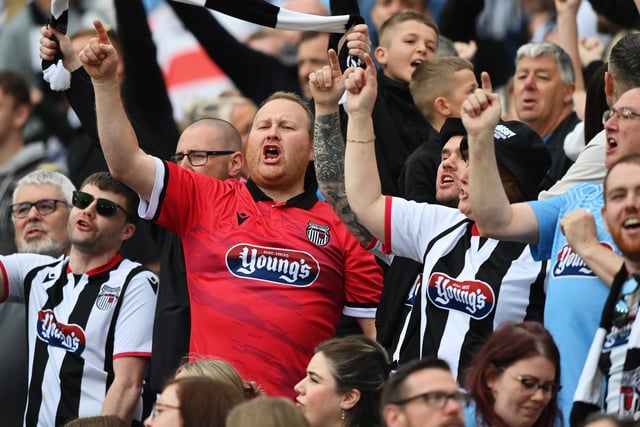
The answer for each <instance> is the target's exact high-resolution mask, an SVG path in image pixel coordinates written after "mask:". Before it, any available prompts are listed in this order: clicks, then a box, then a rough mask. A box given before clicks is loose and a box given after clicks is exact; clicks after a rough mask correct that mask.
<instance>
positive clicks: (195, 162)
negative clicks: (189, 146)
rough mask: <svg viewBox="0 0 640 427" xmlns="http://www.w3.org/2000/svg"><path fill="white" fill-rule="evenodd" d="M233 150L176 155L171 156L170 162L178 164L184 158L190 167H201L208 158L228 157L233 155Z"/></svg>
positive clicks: (198, 151)
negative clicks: (187, 160)
mask: <svg viewBox="0 0 640 427" xmlns="http://www.w3.org/2000/svg"><path fill="white" fill-rule="evenodd" d="M233 153H235V151H233V150H219V151H204V150H202V151H200V150H196V151H187V152H186V153H176V154H175V155H173V156H171V161H172V162H174V163H180V162H181V161H182V159H184V158H185V157H186V158H187V159H189V163H191V166H202V165H204V164H206V163H207V161H208V160H209V156H228V155H229V154H233Z"/></svg>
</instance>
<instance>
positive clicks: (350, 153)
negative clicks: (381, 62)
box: [344, 54, 385, 242]
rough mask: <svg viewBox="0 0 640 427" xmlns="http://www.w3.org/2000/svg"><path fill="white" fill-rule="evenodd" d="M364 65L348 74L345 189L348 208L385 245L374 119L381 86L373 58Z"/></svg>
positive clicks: (366, 57) (383, 210)
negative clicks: (365, 66) (375, 105)
mask: <svg viewBox="0 0 640 427" xmlns="http://www.w3.org/2000/svg"><path fill="white" fill-rule="evenodd" d="M364 61H365V64H366V65H367V68H366V69H362V68H355V69H353V68H352V69H348V70H347V71H346V72H345V82H344V83H345V89H346V90H347V110H348V113H349V121H348V124H347V149H346V152H345V187H346V191H347V198H348V200H349V205H350V206H351V209H353V212H355V214H356V215H357V217H358V220H359V221H360V223H361V224H362V225H364V226H365V227H366V228H367V230H369V231H370V232H371V233H372V234H373V235H374V236H376V237H377V238H378V240H381V241H383V242H384V221H385V198H384V196H383V195H382V190H381V185H380V177H379V174H378V166H377V164H376V154H375V147H374V141H375V135H374V132H373V120H372V118H371V112H372V111H373V106H374V103H375V100H376V96H377V92H378V86H377V80H376V68H375V65H374V63H373V60H372V59H371V56H369V55H367V54H365V55H364Z"/></svg>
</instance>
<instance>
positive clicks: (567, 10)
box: [555, 0, 586, 119]
mask: <svg viewBox="0 0 640 427" xmlns="http://www.w3.org/2000/svg"><path fill="white" fill-rule="evenodd" d="M581 1H582V0H555V6H556V13H557V18H556V21H557V23H558V30H557V32H558V44H559V45H560V47H562V48H563V49H564V50H565V52H567V54H568V55H569V57H570V58H571V63H572V64H573V69H574V72H575V75H576V90H575V91H574V92H573V102H574V108H575V110H576V113H577V114H578V117H580V118H581V119H584V104H585V98H586V91H585V85H584V78H583V75H582V63H581V62H580V54H579V51H578V20H577V16H578V8H579V7H580V2H581Z"/></svg>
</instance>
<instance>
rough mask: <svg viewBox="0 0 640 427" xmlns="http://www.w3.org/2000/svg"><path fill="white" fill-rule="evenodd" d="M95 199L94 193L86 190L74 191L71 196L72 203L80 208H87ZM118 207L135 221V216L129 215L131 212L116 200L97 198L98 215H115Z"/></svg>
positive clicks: (130, 219) (129, 218)
mask: <svg viewBox="0 0 640 427" xmlns="http://www.w3.org/2000/svg"><path fill="white" fill-rule="evenodd" d="M94 200H96V198H95V197H93V195H92V194H89V193H85V192H84V191H74V192H73V196H72V197H71V204H72V205H73V206H74V207H76V208H78V209H86V208H88V207H89V205H91V203H93V201H94ZM118 209H120V210H121V211H122V212H124V214H125V215H126V216H127V219H128V220H129V221H131V222H133V217H132V216H131V215H129V212H127V211H126V210H125V209H124V208H123V207H122V206H120V205H119V204H117V203H116V202H114V201H111V200H109V199H102V198H100V199H97V200H96V212H98V215H102V216H104V217H111V216H113V215H115V213H116V211H117V210H118Z"/></svg>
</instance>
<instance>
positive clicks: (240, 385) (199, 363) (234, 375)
mask: <svg viewBox="0 0 640 427" xmlns="http://www.w3.org/2000/svg"><path fill="white" fill-rule="evenodd" d="M174 377H175V378H184V377H208V378H214V379H217V380H220V381H224V382H226V383H228V384H231V385H232V386H234V387H236V388H237V389H238V390H242V394H243V395H244V397H245V399H253V398H254V397H258V396H261V395H262V394H263V393H262V390H261V389H260V387H259V386H258V385H256V384H255V383H254V382H252V381H244V380H243V379H242V377H241V376H240V374H239V373H238V371H237V370H236V368H234V367H233V365H231V364H230V363H229V362H226V361H224V360H221V359H205V358H202V359H198V360H193V361H191V362H186V363H183V364H182V365H180V366H179V367H178V369H177V370H176V374H175V376H174Z"/></svg>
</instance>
